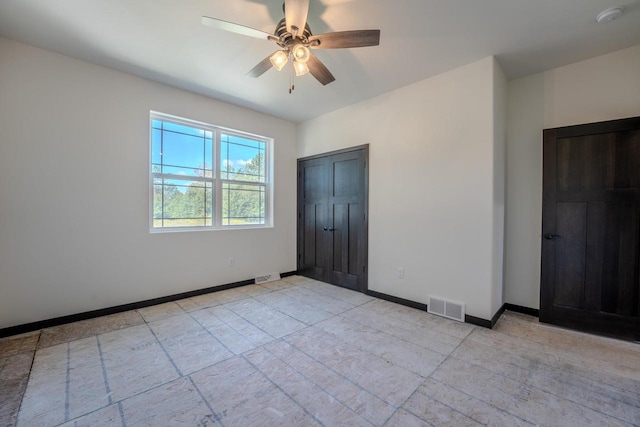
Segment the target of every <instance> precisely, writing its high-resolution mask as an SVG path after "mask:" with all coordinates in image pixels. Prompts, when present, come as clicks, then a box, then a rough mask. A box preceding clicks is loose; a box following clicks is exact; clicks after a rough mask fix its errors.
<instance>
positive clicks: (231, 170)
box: [220, 134, 266, 182]
mask: <svg viewBox="0 0 640 427" xmlns="http://www.w3.org/2000/svg"><path fill="white" fill-rule="evenodd" d="M220 140H221V141H220V142H221V145H220V151H221V153H220V170H221V177H222V179H231V180H239V181H254V182H266V178H265V170H266V169H265V149H266V143H265V142H264V141H257V140H254V139H248V138H242V137H239V136H235V135H227V134H222V135H221V137H220Z"/></svg>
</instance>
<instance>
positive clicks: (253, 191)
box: [222, 182, 266, 225]
mask: <svg viewBox="0 0 640 427" xmlns="http://www.w3.org/2000/svg"><path fill="white" fill-rule="evenodd" d="M265 194H266V189H265V186H264V185H260V184H230V183H226V182H225V183H223V184H222V225H247V224H264V223H265V217H266V209H265V200H266V197H265Z"/></svg>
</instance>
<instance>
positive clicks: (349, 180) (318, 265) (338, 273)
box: [298, 146, 368, 292]
mask: <svg viewBox="0 0 640 427" xmlns="http://www.w3.org/2000/svg"><path fill="white" fill-rule="evenodd" d="M367 157H368V147H366V146H365V147H356V148H354V149H347V150H341V151H338V152H333V153H328V154H324V155H321V156H313V157H308V158H304V159H299V160H298V272H299V273H300V274H302V275H304V276H307V277H311V278H314V279H317V280H321V281H324V282H327V283H332V284H334V285H338V286H343V287H345V288H349V289H354V290H358V291H361V292H365V291H366V290H367V267H366V260H367V191H368V186H367V177H368V174H367Z"/></svg>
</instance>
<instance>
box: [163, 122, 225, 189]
mask: <svg viewBox="0 0 640 427" xmlns="http://www.w3.org/2000/svg"><path fill="white" fill-rule="evenodd" d="M151 138H152V139H151V161H152V171H153V172H155V173H165V174H175V175H184V176H207V177H211V176H213V173H212V164H211V159H212V150H213V138H212V132H211V131H204V130H202V129H198V128H195V127H188V126H184V125H178V124H175V123H171V122H167V121H159V120H153V122H152V130H151Z"/></svg>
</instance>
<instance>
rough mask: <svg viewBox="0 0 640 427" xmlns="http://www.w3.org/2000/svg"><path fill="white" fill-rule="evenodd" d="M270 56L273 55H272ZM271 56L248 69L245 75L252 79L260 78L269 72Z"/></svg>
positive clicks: (271, 65)
mask: <svg viewBox="0 0 640 427" xmlns="http://www.w3.org/2000/svg"><path fill="white" fill-rule="evenodd" d="M271 55H273V53H272V54H271ZM271 55H269V56H267V57H266V58H264V59H263V60H262V61H260V62H259V63H258V65H256V66H255V67H253V68H252V69H250V70H249V72H248V73H247V76H248V77H254V78H255V77H260V76H261V75H263V74H264V73H266V72H267V71H269V69H270V68H271V67H273V64H272V63H271Z"/></svg>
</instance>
